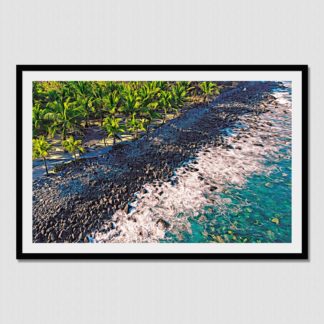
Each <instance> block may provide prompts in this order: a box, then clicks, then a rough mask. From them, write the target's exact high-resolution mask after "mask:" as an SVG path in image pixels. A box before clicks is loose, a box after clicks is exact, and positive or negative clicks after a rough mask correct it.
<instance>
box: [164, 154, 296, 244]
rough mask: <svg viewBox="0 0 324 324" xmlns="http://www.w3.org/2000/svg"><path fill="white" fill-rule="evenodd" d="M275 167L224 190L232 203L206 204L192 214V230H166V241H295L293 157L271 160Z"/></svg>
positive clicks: (226, 197) (271, 164)
mask: <svg viewBox="0 0 324 324" xmlns="http://www.w3.org/2000/svg"><path fill="white" fill-rule="evenodd" d="M266 164H267V167H272V168H274V169H273V171H272V172H271V173H270V174H269V175H268V174H267V173H266V172H264V173H261V174H257V175H253V176H251V177H250V178H249V179H248V180H247V182H246V185H245V186H244V187H243V188H242V189H241V188H236V187H232V188H229V189H228V190H226V191H225V192H224V193H222V194H221V198H223V199H227V201H228V203H227V204H226V205H225V206H223V207H222V208H219V207H218V206H215V205H206V206H204V207H203V208H202V209H201V210H200V211H199V212H198V214H197V215H196V216H195V217H190V219H189V220H190V224H191V232H188V231H183V232H182V233H181V235H180V236H179V235H174V234H172V233H166V239H165V240H162V242H168V243H171V242H186V243H202V242H220V243H221V242H231V243H235V242H238V243H245V242H246V243H248V242H249V243H254V242H259V243H265V242H267V243H270V242H291V159H282V160H280V161H279V162H271V161H268V162H267V163H266Z"/></svg>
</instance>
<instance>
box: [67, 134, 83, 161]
mask: <svg viewBox="0 0 324 324" xmlns="http://www.w3.org/2000/svg"><path fill="white" fill-rule="evenodd" d="M81 144H82V141H81V140H75V139H74V137H73V136H70V137H69V138H68V139H67V140H64V141H63V142H62V145H63V147H64V148H65V149H66V150H67V151H68V152H69V153H71V154H72V155H73V157H74V161H76V159H77V158H76V154H77V153H79V154H80V153H83V152H84V149H83V147H82V146H81Z"/></svg>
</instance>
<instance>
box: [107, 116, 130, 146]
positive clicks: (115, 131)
mask: <svg viewBox="0 0 324 324" xmlns="http://www.w3.org/2000/svg"><path fill="white" fill-rule="evenodd" d="M121 121H122V119H121V118H116V117H114V116H112V117H106V118H105V119H104V121H103V126H102V128H103V129H104V131H105V132H106V133H107V136H108V137H112V138H113V145H115V144H116V139H117V138H118V139H121V133H124V132H125V127H124V126H123V125H121V124H120V122H121ZM104 143H105V145H106V139H105V138H104Z"/></svg>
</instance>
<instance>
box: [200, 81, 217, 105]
mask: <svg viewBox="0 0 324 324" xmlns="http://www.w3.org/2000/svg"><path fill="white" fill-rule="evenodd" d="M199 88H200V89H201V91H202V92H203V96H204V99H205V101H206V102H209V100H210V99H211V98H212V97H213V96H214V95H218V94H219V88H218V86H217V84H215V83H213V82H210V81H204V82H201V83H200V84H199Z"/></svg>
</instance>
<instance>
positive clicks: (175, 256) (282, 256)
mask: <svg viewBox="0 0 324 324" xmlns="http://www.w3.org/2000/svg"><path fill="white" fill-rule="evenodd" d="M25 71H298V72H301V73H302V134H301V136H302V139H301V143H302V233H301V236H302V251H301V253H199V254H198V253H190V254H188V253H119V254H117V253H113V254H107V253H24V252H23V204H22V201H23V170H22V168H23V163H24V161H23V145H24V144H23V143H24V139H23V131H22V129H23V117H22V109H23V72H25ZM308 111H309V110H308V66H307V65H17V66H16V116H17V117H16V154H17V160H16V190H17V191H16V258H17V259H19V260H26V259H34V260H44V259H65V260H71V259H72V260H76V259H105V260H107V259H115V260H116V259H142V260H161V259H169V260H183V259H188V260H189V259H191V260H215V259H223V260H226V259H227V260H239V259H250V260H262V259H263V260H271V259H272V260H292V259H295V260H298V259H299V260H307V259H308V257H309V251H308V250H309V245H308V241H309V235H308V230H309V229H308V223H309V220H308V217H309V216H308V114H309V112H308Z"/></svg>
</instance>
